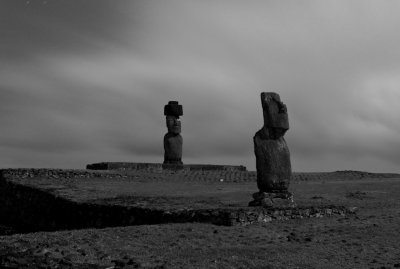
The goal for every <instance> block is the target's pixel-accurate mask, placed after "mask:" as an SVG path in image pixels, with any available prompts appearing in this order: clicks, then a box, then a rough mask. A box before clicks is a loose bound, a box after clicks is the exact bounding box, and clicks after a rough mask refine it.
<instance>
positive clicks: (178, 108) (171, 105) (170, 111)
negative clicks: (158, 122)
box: [164, 101, 183, 118]
mask: <svg viewBox="0 0 400 269" xmlns="http://www.w3.org/2000/svg"><path fill="white" fill-rule="evenodd" d="M164 115H165V116H175V117H177V118H179V116H182V115H183V109H182V105H180V104H179V103H178V101H169V102H168V104H167V105H165V106H164Z"/></svg>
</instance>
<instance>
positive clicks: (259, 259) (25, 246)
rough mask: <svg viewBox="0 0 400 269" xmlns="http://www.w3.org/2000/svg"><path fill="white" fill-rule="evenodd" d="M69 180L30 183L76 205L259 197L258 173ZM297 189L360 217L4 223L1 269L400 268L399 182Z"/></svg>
mask: <svg viewBox="0 0 400 269" xmlns="http://www.w3.org/2000/svg"><path fill="white" fill-rule="evenodd" d="M62 177H63V176H61V178H55V179H54V183H52V184H50V183H49V181H48V179H47V180H42V179H40V178H34V179H30V180H28V181H29V182H31V184H32V185H35V186H36V187H37V186H41V187H40V188H44V189H47V190H48V191H49V192H53V193H58V195H60V196H61V195H63V196H64V197H67V196H68V197H71V200H75V201H79V200H93V199H95V200H96V199H97V200H99V199H100V200H107V199H109V198H110V197H111V198H112V197H114V198H115V197H135V196H136V197H142V198H141V199H139V200H135V201H136V202H135V203H139V204H140V203H145V204H147V205H149V204H150V205H151V206H158V207H168V206H171V205H169V203H171V202H172V203H175V206H182V205H185V204H188V205H190V206H194V205H195V206H196V207H200V208H201V207H205V208H206V207H210V206H215V204H217V205H219V206H221V207H226V206H245V205H246V204H247V202H248V201H250V200H251V194H252V193H253V192H255V191H256V185H255V175H254V172H235V173H228V172H193V173H183V172H181V173H179V172H177V173H174V172H170V173H149V172H139V171H137V172H135V173H126V174H124V175H123V177H121V179H120V180H119V181H118V182H120V183H118V184H115V183H112V182H111V181H109V182H108V184H107V180H106V179H105V178H101V177H96V178H94V180H91V181H90V180H78V179H76V180H75V179H74V180H73V181H71V180H66V179H64V178H62ZM116 182H117V181H116ZM61 183H62V184H61ZM65 186H69V187H68V188H66V187H65ZM290 191H292V192H293V193H294V197H295V200H296V202H298V203H299V204H309V205H318V204H338V205H345V206H348V207H357V208H358V210H357V213H356V214H348V215H345V216H340V215H337V216H332V217H324V218H315V217H313V218H304V219H289V220H275V221H271V222H268V223H254V224H250V225H246V226H240V225H239V226H230V227H228V226H221V225H213V224H207V223H175V224H171V223H166V224H155V225H137V226H126V227H114V228H103V229H80V230H64V231H54V232H36V233H25V234H12V233H14V232H15V231H13V227H5V226H2V227H0V230H2V231H3V233H8V234H10V235H4V236H1V237H0V268H400V175H395V174H370V173H364V172H353V171H344V172H334V173H298V174H295V177H294V180H293V182H292V184H291V187H290ZM143 197H145V198H146V199H144V198H143ZM150 198H152V199H150ZM128 200H129V199H128ZM128 200H122V202H124V203H126V202H127V201H128ZM113 201H115V199H114V200H113ZM138 201H139V202H138ZM128 202H132V201H130V200H129V201H128ZM3 217H4V216H3Z"/></svg>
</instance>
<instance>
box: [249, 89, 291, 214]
mask: <svg viewBox="0 0 400 269" xmlns="http://www.w3.org/2000/svg"><path fill="white" fill-rule="evenodd" d="M261 104H262V109H263V116H264V126H263V127H262V128H261V130H259V131H258V132H257V133H256V134H255V136H254V138H253V140H254V153H255V155H256V168H257V187H258V189H259V192H256V193H254V194H253V198H254V200H253V201H251V202H250V203H249V206H263V207H294V206H295V203H294V202H293V196H292V194H291V193H289V192H288V187H289V182H290V179H291V176H292V168H291V164H290V153H289V148H288V146H287V144H286V141H285V139H284V138H283V135H284V134H285V133H286V131H287V130H288V129H289V119H288V113H287V109H286V105H285V104H284V103H282V101H281V99H280V97H279V95H278V94H277V93H274V92H263V93H261Z"/></svg>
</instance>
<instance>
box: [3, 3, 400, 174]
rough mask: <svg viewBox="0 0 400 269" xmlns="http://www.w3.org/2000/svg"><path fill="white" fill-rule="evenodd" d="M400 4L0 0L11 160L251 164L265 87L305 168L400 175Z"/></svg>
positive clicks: (296, 165) (6, 150) (297, 164)
mask: <svg viewBox="0 0 400 269" xmlns="http://www.w3.org/2000/svg"><path fill="white" fill-rule="evenodd" d="M399 14H400V1H394V0H393V1H389V0H388V1H381V0H379V1H378V0H376V1H367V0H359V1H351V0H350V1H349V0H345V1H339V0H332V1H325V0H324V1H319V0H315V1H294V0H293V1H281V0H276V1H232V0H227V1H211V0H209V1H207V0H206V1H189V0H182V1H174V0H168V1H165V0H160V1H147V0H143V1H134V0H108V1H105V0H79V1H78V0H47V1H43V0H30V1H20V0H2V1H1V2H0V126H1V131H0V167H3V168H5V167H58V168H84V167H85V165H86V164H87V163H93V162H100V161H132V162H162V161H163V136H164V134H165V133H166V131H167V128H166V126H165V118H164V115H163V107H164V105H165V104H166V103H167V102H168V101H170V100H177V101H179V102H180V103H182V105H183V113H184V115H183V117H182V118H181V119H182V136H183V141H184V142H183V161H184V163H217V164H243V165H246V166H247V167H248V169H250V170H254V169H255V157H254V153H253V141H252V138H253V135H254V134H255V132H256V131H257V130H259V129H260V128H261V127H262V124H263V120H262V108H261V102H260V93H261V92H263V91H275V92H277V93H279V94H280V96H281V99H282V101H283V102H284V103H286V105H287V107H288V113H289V122H290V127H291V128H290V130H289V131H288V132H287V134H286V135H285V137H286V141H287V143H288V145H289V149H290V152H291V158H292V167H293V170H294V171H335V170H344V169H352V170H364V171H371V172H383V171H385V172H400V167H399V165H400V34H399V33H400V16H399Z"/></svg>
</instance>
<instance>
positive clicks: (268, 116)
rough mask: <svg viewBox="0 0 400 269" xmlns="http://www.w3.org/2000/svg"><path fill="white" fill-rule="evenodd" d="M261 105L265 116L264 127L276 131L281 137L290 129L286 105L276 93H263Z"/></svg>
mask: <svg viewBox="0 0 400 269" xmlns="http://www.w3.org/2000/svg"><path fill="white" fill-rule="evenodd" d="M261 104H262V107H263V114H264V127H265V128H272V129H276V130H275V131H277V132H278V133H279V134H281V136H283V135H284V134H285V132H286V131H287V130H288V129H289V118H288V114H287V109H286V105H285V104H284V103H282V102H281V98H280V97H279V95H278V94H277V93H274V92H263V93H261Z"/></svg>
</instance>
